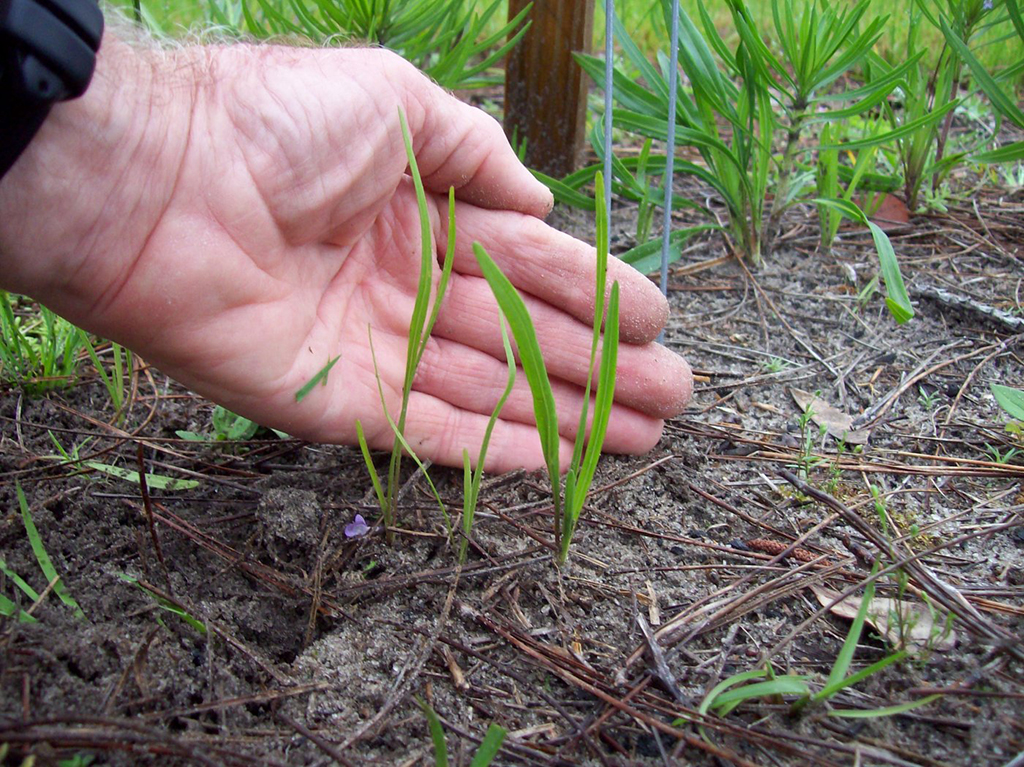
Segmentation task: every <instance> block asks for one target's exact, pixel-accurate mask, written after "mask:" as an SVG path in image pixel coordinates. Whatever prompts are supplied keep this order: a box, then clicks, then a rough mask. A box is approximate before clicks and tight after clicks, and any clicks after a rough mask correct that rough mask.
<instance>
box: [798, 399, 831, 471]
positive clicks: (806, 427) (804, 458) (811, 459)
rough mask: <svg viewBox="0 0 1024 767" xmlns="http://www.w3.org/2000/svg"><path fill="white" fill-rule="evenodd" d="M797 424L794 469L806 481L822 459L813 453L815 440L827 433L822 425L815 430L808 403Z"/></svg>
mask: <svg viewBox="0 0 1024 767" xmlns="http://www.w3.org/2000/svg"><path fill="white" fill-rule="evenodd" d="M815 396H817V394H816V395H815ZM797 425H798V426H799V428H800V452H799V453H798V454H797V462H796V470H797V474H799V475H800V478H801V479H802V480H804V482H808V481H810V476H811V471H812V470H813V469H814V467H816V466H817V465H818V464H820V463H821V461H822V459H821V457H820V456H818V455H815V453H814V444H815V440H816V439H823V438H824V436H825V434H827V433H828V427H827V426H824V425H822V426H821V427H820V431H818V432H815V430H814V428H813V427H814V410H813V409H812V407H811V406H810V405H809V404H808V405H807V407H805V408H804V409H803V411H802V412H801V413H800V415H799V417H798V418H797Z"/></svg>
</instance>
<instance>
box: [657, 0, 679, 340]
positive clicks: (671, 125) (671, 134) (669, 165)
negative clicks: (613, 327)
mask: <svg viewBox="0 0 1024 767" xmlns="http://www.w3.org/2000/svg"><path fill="white" fill-rule="evenodd" d="M678 88H679V0H672V35H671V44H670V47H669V69H668V125H667V126H666V127H667V128H668V131H667V133H668V137H667V146H666V148H665V210H664V212H665V223H664V227H663V229H662V232H661V282H660V284H661V293H662V295H664V296H667V295H668V249H669V238H670V236H671V234H672V175H673V172H674V165H675V158H676V91H677V90H678ZM664 340H665V331H664V330H662V331H661V333H660V334H659V335H658V341H659V342H661V341H664Z"/></svg>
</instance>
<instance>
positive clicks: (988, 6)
mask: <svg viewBox="0 0 1024 767" xmlns="http://www.w3.org/2000/svg"><path fill="white" fill-rule="evenodd" d="M992 6H993V3H992V0H985V2H984V3H982V5H981V7H982V8H984V9H985V10H986V11H991V10H992Z"/></svg>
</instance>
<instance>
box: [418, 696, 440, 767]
mask: <svg viewBox="0 0 1024 767" xmlns="http://www.w3.org/2000/svg"><path fill="white" fill-rule="evenodd" d="M415 697H416V703H417V705H418V706H419V707H420V709H421V710H422V711H423V715H424V716H425V717H426V718H427V729H428V730H430V739H431V740H432V741H434V764H435V765H436V767H448V746H447V745H446V744H445V740H444V727H442V726H441V720H440V719H438V718H437V713H436V712H435V711H434V709H432V708H431V707H430V705H429V704H428V703H427V702H426V701H424V700H423V699H422V698H420V697H419V696H418V695H417V696H415Z"/></svg>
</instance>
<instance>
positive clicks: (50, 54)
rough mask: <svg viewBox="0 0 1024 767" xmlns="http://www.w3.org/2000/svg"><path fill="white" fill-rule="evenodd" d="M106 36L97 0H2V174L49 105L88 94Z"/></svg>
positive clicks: (33, 132) (0, 104)
mask: <svg viewBox="0 0 1024 767" xmlns="http://www.w3.org/2000/svg"><path fill="white" fill-rule="evenodd" d="M102 37H103V14H102V13H101V12H100V9H99V5H97V2H96V0H0V113H2V114H3V115H4V117H3V120H2V121H0V178H2V177H3V175H4V174H5V173H7V171H8V170H9V169H10V167H11V166H12V165H14V163H15V161H16V160H17V159H18V157H19V156H20V155H21V153H22V152H23V151H24V150H25V147H27V146H28V144H29V142H30V141H31V140H32V137H33V136H35V135H36V132H37V131H38V130H39V128H40V126H41V125H42V124H43V121H44V120H45V119H46V116H47V115H48V114H49V113H50V107H52V106H53V105H54V104H55V103H56V102H58V101H65V100H67V99H73V98H77V97H78V96H81V95H82V94H83V93H85V89H86V88H87V87H88V85H89V81H90V80H91V79H92V73H93V70H94V69H95V68H96V52H97V51H98V50H99V48H100V39H101V38H102Z"/></svg>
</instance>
